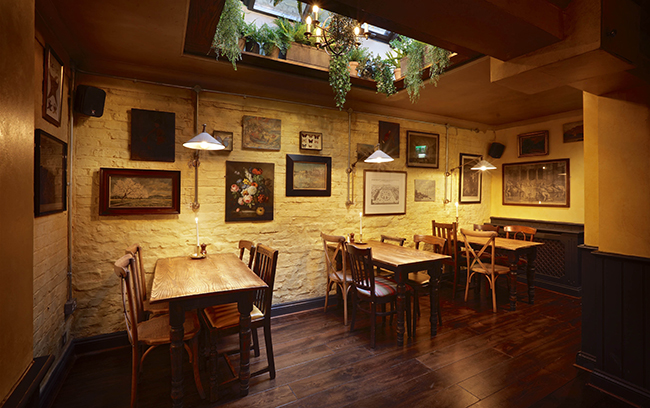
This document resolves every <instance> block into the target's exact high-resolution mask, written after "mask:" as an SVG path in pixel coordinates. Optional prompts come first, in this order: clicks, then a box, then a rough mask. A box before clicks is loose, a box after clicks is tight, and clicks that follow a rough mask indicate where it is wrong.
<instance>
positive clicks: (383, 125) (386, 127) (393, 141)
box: [379, 121, 399, 159]
mask: <svg viewBox="0 0 650 408" xmlns="http://www.w3.org/2000/svg"><path fill="white" fill-rule="evenodd" d="M379 148H380V149H381V150H382V151H383V152H384V153H386V154H387V155H389V156H390V157H392V158H393V159H396V158H398V157H399V123H391V122H382V121H379Z"/></svg>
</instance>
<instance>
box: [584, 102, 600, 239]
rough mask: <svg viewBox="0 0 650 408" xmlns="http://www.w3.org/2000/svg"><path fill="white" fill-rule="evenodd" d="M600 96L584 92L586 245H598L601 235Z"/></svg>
mask: <svg viewBox="0 0 650 408" xmlns="http://www.w3.org/2000/svg"><path fill="white" fill-rule="evenodd" d="M599 99H600V98H599V97H598V96H596V95H593V94H590V93H587V92H583V96H582V101H583V110H584V124H585V142H584V143H585V173H586V174H588V175H589V182H587V183H585V245H589V246H593V247H598V244H599V239H600V238H599V235H600V221H599V213H600V205H599V202H600V200H599V194H598V191H599V188H600V177H599V174H600V168H599V167H598V151H599V145H598V143H599V140H598V134H599V132H598V112H599V109H598V101H599Z"/></svg>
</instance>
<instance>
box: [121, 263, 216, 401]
mask: <svg viewBox="0 0 650 408" xmlns="http://www.w3.org/2000/svg"><path fill="white" fill-rule="evenodd" d="M136 263H137V262H136V259H135V258H134V257H133V255H131V254H126V255H124V256H122V257H121V258H120V259H118V260H117V261H116V262H115V264H114V270H115V274H116V275H117V276H118V277H119V278H120V282H121V292H122V306H123V311H124V320H125V322H126V331H127V333H128V336H129V341H130V342H131V354H132V356H131V357H132V363H131V407H135V405H136V399H137V392H138V377H139V374H140V372H141V371H142V365H143V362H144V359H145V357H147V355H148V354H149V353H150V352H151V351H152V350H153V349H154V348H155V347H157V346H161V345H165V344H170V343H171V338H170V331H169V315H168V314H162V315H158V316H154V317H152V318H150V319H149V320H143V319H142V315H143V314H144V312H143V310H142V304H141V302H140V298H139V297H138V294H137V293H136V289H135V286H136V283H135V282H136V281H137V279H138V278H137V277H136V276H135V268H136ZM200 328H201V324H200V323H199V319H198V317H197V315H196V313H195V312H186V313H185V323H183V330H184V335H183V341H184V342H185V349H186V350H187V352H188V354H189V356H190V362H191V363H192V366H193V367H194V382H195V383H196V389H197V390H198V392H199V395H200V396H201V398H202V399H205V392H204V391H203V385H202V384H201V376H200V373H199V359H198V357H199V337H198V335H199V330H200ZM188 343H189V346H188ZM190 346H191V348H190ZM143 347H144V348H143ZM142 351H144V352H142ZM141 353H142V354H141Z"/></svg>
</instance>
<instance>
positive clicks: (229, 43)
mask: <svg viewBox="0 0 650 408" xmlns="http://www.w3.org/2000/svg"><path fill="white" fill-rule="evenodd" d="M243 26H244V14H243V13H242V11H241V2H240V1H239V0H226V2H225V4H224V6H223V12H222V13H221V17H220V18H219V23H218V24H217V29H216V31H215V32H214V38H213V39H212V49H213V50H214V52H215V53H216V54H217V59H219V56H224V57H226V58H227V59H228V60H229V61H230V62H231V63H232V67H233V69H234V70H235V71H236V70H237V61H239V60H240V59H241V49H239V38H240V36H241V32H242V29H243Z"/></svg>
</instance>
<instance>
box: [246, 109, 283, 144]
mask: <svg viewBox="0 0 650 408" xmlns="http://www.w3.org/2000/svg"><path fill="white" fill-rule="evenodd" d="M281 130H282V122H281V121H280V119H269V118H260V117H257V116H244V118H243V119H242V142H241V145H242V147H243V148H244V149H256V150H280V139H281Z"/></svg>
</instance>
